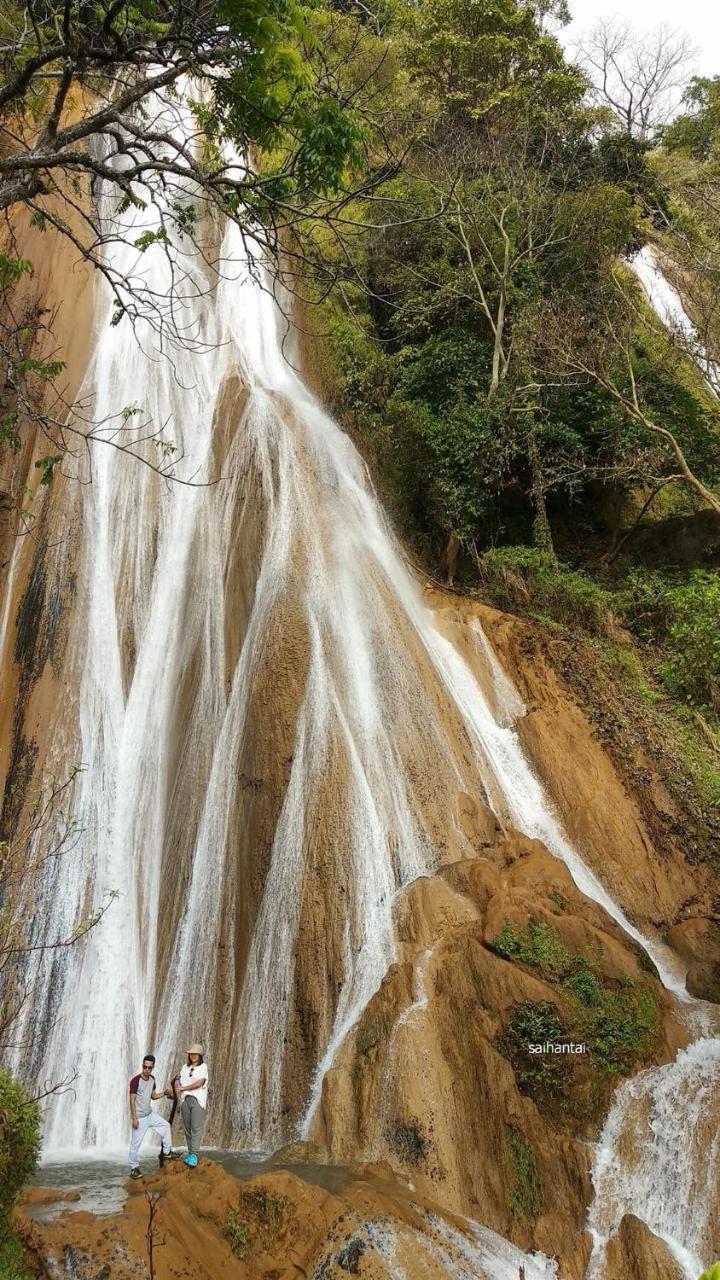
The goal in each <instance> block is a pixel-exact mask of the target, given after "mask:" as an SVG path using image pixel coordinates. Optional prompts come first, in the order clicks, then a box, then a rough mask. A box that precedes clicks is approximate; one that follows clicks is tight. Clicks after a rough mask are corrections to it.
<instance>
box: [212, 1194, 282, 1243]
mask: <svg viewBox="0 0 720 1280" xmlns="http://www.w3.org/2000/svg"><path fill="white" fill-rule="evenodd" d="M287 1206H288V1200H287V1197H286V1196H279V1195H277V1194H276V1193H275V1192H274V1191H270V1190H268V1188H267V1187H266V1186H263V1185H260V1186H255V1187H253V1186H251V1187H243V1188H242V1190H241V1191H240V1194H239V1195H238V1203H237V1208H235V1209H228V1211H227V1213H226V1214H225V1219H224V1222H223V1233H224V1235H225V1238H226V1240H227V1241H228V1242H229V1244H230V1248H231V1249H232V1252H233V1254H234V1256H235V1257H236V1258H237V1259H238V1260H239V1261H240V1262H245V1261H247V1259H248V1257H249V1256H250V1251H251V1248H253V1247H255V1248H257V1249H258V1250H259V1251H263V1250H265V1249H269V1248H271V1246H272V1245H273V1244H274V1242H275V1239H276V1238H277V1235H278V1233H279V1231H280V1229H281V1227H282V1225H283V1216H284V1213H285V1210H286V1208H287Z"/></svg>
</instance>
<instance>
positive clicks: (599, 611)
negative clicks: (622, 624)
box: [479, 547, 613, 635]
mask: <svg viewBox="0 0 720 1280" xmlns="http://www.w3.org/2000/svg"><path fill="white" fill-rule="evenodd" d="M479 568H480V573H481V576H482V581H483V584H484V586H485V589H486V591H487V593H488V594H489V595H490V597H491V599H492V600H493V602H494V603H495V604H496V605H498V606H499V607H500V608H506V609H514V610H516V611H520V612H524V613H528V612H529V613H532V614H535V615H537V614H543V615H547V616H549V617H550V618H551V619H552V620H553V621H555V622H560V623H562V624H564V625H565V626H570V627H579V628H580V629H581V630H583V631H588V632H590V633H591V634H593V635H605V634H607V633H608V632H610V631H611V630H612V626H613V611H612V609H611V599H610V595H609V593H608V592H607V591H605V590H604V589H603V588H602V587H601V586H599V585H598V583H597V582H593V580H592V579H591V578H589V577H588V576H587V575H586V574H584V573H580V572H579V571H578V570H575V569H570V568H568V566H567V565H562V564H557V563H556V561H555V560H554V559H553V557H552V556H551V555H549V554H548V552H546V551H540V550H539V549H538V548H537V547H498V548H496V549H494V550H493V551H486V552H485V554H484V555H482V556H481V557H480V560H479Z"/></svg>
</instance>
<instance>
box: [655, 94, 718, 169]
mask: <svg viewBox="0 0 720 1280" xmlns="http://www.w3.org/2000/svg"><path fill="white" fill-rule="evenodd" d="M685 102H686V103H687V105H688V107H689V108H690V110H689V111H688V112H686V113H685V114H683V115H679V116H676V118H675V119H674V120H673V122H672V124H670V125H669V126H668V128H667V129H666V130H665V133H664V135H663V145H664V146H665V148H666V149H667V150H668V151H686V152H688V153H689V154H690V155H691V156H693V157H694V158H695V159H697V160H707V159H709V158H710V156H711V155H712V154H713V152H714V151H715V150H716V148H717V143H718V138H720V76H713V77H712V78H710V77H701V76H696V77H694V78H693V80H692V81H691V83H690V85H689V87H688V89H687V92H686V94H685Z"/></svg>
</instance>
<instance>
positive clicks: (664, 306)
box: [631, 245, 720, 396]
mask: <svg viewBox="0 0 720 1280" xmlns="http://www.w3.org/2000/svg"><path fill="white" fill-rule="evenodd" d="M631 266H632V269H633V271H634V272H635V274H636V276H637V278H638V280H639V281H640V283H641V285H642V287H643V289H644V290H645V293H646V294H647V297H648V301H649V302H650V305H651V306H652V308H653V310H654V311H655V313H656V315H657V316H658V318H659V319H660V320H662V322H663V324H664V325H665V326H666V328H668V329H669V330H670V331H671V332H675V333H677V334H679V335H680V337H681V338H682V339H683V341H684V343H686V344H687V346H688V348H689V349H690V351H691V352H692V354H693V358H694V359H695V361H696V363H697V365H698V367H699V369H700V372H701V373H702V375H703V377H704V378H705V381H706V383H707V386H708V389H709V390H710V391H711V392H712V394H713V395H715V396H716V395H717V390H716V388H717V387H718V386H720V367H719V366H718V365H717V364H716V363H715V361H713V360H711V358H710V356H709V355H708V353H707V352H706V351H705V350H704V348H703V346H702V344H701V342H700V340H699V338H698V334H697V331H696V329H695V326H694V324H693V322H692V320H691V319H690V317H689V315H688V313H687V311H686V310H685V307H684V306H683V303H682V299H681V297H680V294H679V293H678V291H677V289H675V288H674V287H673V285H671V284H670V281H669V280H668V279H667V276H666V275H665V273H664V272H663V269H662V266H661V262H660V259H659V257H658V254H657V252H656V250H655V249H654V248H653V246H652V245H644V246H643V248H642V249H641V250H640V251H639V253H637V254H636V255H635V257H634V258H633V260H632V263H631Z"/></svg>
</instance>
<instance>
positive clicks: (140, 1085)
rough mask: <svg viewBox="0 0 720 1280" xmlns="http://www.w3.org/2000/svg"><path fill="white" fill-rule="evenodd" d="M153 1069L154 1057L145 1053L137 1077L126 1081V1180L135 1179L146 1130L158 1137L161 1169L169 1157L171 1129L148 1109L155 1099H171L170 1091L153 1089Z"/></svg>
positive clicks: (170, 1157) (170, 1155)
mask: <svg viewBox="0 0 720 1280" xmlns="http://www.w3.org/2000/svg"><path fill="white" fill-rule="evenodd" d="M154 1066H155V1058H154V1056H153V1054H152V1053H146V1054H145V1057H144V1058H143V1061H142V1068H141V1070H140V1071H139V1073H138V1075H136V1076H133V1078H132V1080H131V1081H130V1088H129V1092H128V1103H129V1106H130V1124H131V1126H132V1127H131V1130H130V1150H129V1152H128V1161H129V1164H130V1177H131V1178H139V1177H140V1176H141V1175H140V1169H139V1166H138V1160H139V1158H140V1144H141V1143H142V1140H143V1138H144V1137H145V1134H146V1133H147V1131H148V1129H154V1130H155V1132H156V1133H157V1134H159V1135H160V1141H161V1143H162V1149H161V1151H160V1156H159V1160H160V1165H161V1166H162V1165H163V1164H164V1163H165V1161H166V1160H171V1159H172V1157H173V1152H172V1148H171V1145H170V1142H171V1129H170V1125H169V1124H168V1122H167V1120H164V1119H163V1117H162V1116H159V1115H158V1114H157V1112H156V1111H153V1109H152V1105H151V1104H152V1103H153V1102H155V1101H157V1099H158V1098H166V1097H172V1090H170V1089H164V1090H163V1089H159V1090H158V1089H157V1088H156V1086H155V1076H154V1075H153V1074H152V1071H153V1067H154Z"/></svg>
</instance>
